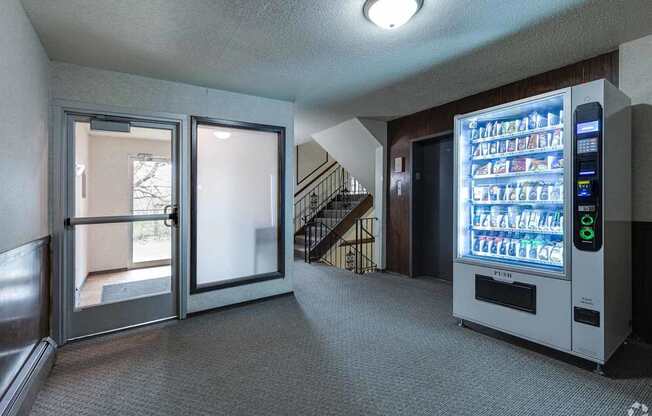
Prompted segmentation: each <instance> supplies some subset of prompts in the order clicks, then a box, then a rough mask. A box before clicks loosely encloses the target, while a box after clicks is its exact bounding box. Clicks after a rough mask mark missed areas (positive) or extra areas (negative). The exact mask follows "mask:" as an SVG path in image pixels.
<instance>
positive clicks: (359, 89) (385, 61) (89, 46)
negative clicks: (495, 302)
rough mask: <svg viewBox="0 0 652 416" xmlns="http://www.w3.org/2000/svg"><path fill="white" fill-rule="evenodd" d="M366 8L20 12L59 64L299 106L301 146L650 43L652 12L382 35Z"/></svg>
mask: <svg viewBox="0 0 652 416" xmlns="http://www.w3.org/2000/svg"><path fill="white" fill-rule="evenodd" d="M362 3H363V0H327V1H314V0H238V1H235V0H184V1H178V0H23V4H24V6H25V9H26V11H27V12H28V14H29V16H30V18H31V19H32V22H33V23H34V26H35V28H36V30H37V32H38V33H39V35H40V37H41V39H42V41H43V44H44V45H45V48H46V50H47V51H48V54H49V56H50V58H51V59H52V60H56V61H63V62H71V63H76V64H80V65H86V66H92V67H98V68H104V69H110V70H116V71H121V72H129V73H134V74H140V75H145V76H150V77H155V78H161V79H167V80H174V81H180V82H186V83H191V84H196V85H202V86H207V87H212V88H219V89H225V90H230V91H237V92H243V93H249V94H255V95H262V96H267V97H272V98H279V99H286V100H294V101H296V103H297V114H298V116H297V132H296V133H297V136H298V139H299V140H301V139H302V137H305V136H307V135H308V134H311V133H313V132H314V131H316V130H319V129H322V128H326V127H330V126H331V125H332V124H333V123H335V122H339V121H342V120H344V119H346V118H350V117H355V116H367V117H380V118H392V117H396V116H399V115H403V114H408V113H411V112H414V111H417V110H420V109H423V108H426V107H429V106H432V105H436V104H440V103H443V102H446V101H450V100H452V99H456V98H459V97H462V96H464V95H468V94H471V93H474V92H478V91H481V90H483V89H486V88H491V87H494V86H497V85H500V84H502V83H505V82H510V81H514V80H517V79H520V78H523V77H525V76H528V75H531V74H534V73H537V72H542V71H544V70H549V69H553V68H555V67H559V66H562V65H565V64H568V63H571V62H574V61H577V60H579V59H583V58H587V57H590V56H592V55H595V54H598V53H602V52H606V51H608V50H610V49H613V48H615V47H617V46H618V45H619V44H620V43H622V42H623V41H626V40H630V39H634V38H636V37H640V36H642V35H644V34H647V33H649V32H652V27H651V26H650V24H649V22H650V21H652V1H650V0H527V1H524V0H425V2H424V6H423V8H422V9H421V11H420V12H419V13H418V14H417V15H416V16H415V18H414V19H413V20H412V21H410V22H409V23H408V24H407V25H405V26H404V27H402V28H400V29H397V30H394V31H384V30H381V29H379V28H377V27H375V26H374V25H372V24H370V23H369V22H368V21H367V20H365V18H364V17H363V15H362Z"/></svg>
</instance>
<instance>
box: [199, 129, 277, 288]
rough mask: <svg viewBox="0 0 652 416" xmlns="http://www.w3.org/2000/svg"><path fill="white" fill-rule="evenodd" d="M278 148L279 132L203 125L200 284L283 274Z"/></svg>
mask: <svg viewBox="0 0 652 416" xmlns="http://www.w3.org/2000/svg"><path fill="white" fill-rule="evenodd" d="M278 145H279V139H278V134H276V133H272V132H262V131H253V130H245V129H232V128H223V127H215V126H207V125H199V127H198V129H197V143H196V158H197V159H196V163H197V174H196V178H195V179H196V183H195V186H196V189H195V192H196V198H197V199H196V205H195V206H196V214H195V215H196V221H197V223H196V250H197V257H196V282H197V286H203V285H212V284H220V283H226V282H228V281H231V280H236V279H239V278H244V277H249V276H254V275H260V274H267V273H274V272H277V271H278V270H279V265H278V250H279V247H278V232H279V231H278V227H279V224H278V210H279V197H278V186H279V165H278V157H279V156H278V151H279V149H278Z"/></svg>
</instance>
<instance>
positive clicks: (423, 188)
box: [412, 136, 454, 280]
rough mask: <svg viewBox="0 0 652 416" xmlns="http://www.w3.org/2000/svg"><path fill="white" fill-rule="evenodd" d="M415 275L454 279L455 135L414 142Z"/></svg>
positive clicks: (413, 267)
mask: <svg viewBox="0 0 652 416" xmlns="http://www.w3.org/2000/svg"><path fill="white" fill-rule="evenodd" d="M412 152H413V170H412V172H413V173H412V175H413V178H412V180H413V184H414V185H413V195H412V197H413V200H412V210H413V212H412V218H413V220H412V227H413V228H412V236H413V242H412V251H413V254H412V275H413V276H416V277H418V276H429V277H437V278H441V279H446V280H452V279H453V243H452V241H453V163H454V160H453V158H454V156H453V137H452V136H444V137H440V138H434V139H430V140H423V141H419V142H415V143H414V144H413V149H412Z"/></svg>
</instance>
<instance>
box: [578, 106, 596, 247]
mask: <svg viewBox="0 0 652 416" xmlns="http://www.w3.org/2000/svg"><path fill="white" fill-rule="evenodd" d="M574 127H575V128H574V133H575V135H574V136H575V147H574V151H573V158H574V167H575V168H574V170H575V171H574V178H573V179H574V181H573V183H574V186H575V190H574V198H573V199H574V202H575V205H574V211H575V212H574V215H573V234H574V237H573V241H574V243H575V247H577V249H578V250H583V251H598V250H600V248H601V247H602V226H601V222H602V221H601V219H602V218H601V199H602V163H601V161H602V127H603V126H602V106H601V105H600V103H598V102H592V103H587V104H582V105H580V106H578V107H577V109H576V110H575V126H574Z"/></svg>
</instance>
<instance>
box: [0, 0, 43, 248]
mask: <svg viewBox="0 0 652 416" xmlns="http://www.w3.org/2000/svg"><path fill="white" fill-rule="evenodd" d="M0 57H1V58H0V97H2V101H0V178H2V180H1V181H0V252H3V251H5V250H9V249H12V248H15V247H18V246H20V245H22V244H24V243H27V242H29V241H32V240H35V239H37V238H40V237H44V236H46V235H47V234H48V221H47V157H48V129H47V125H48V57H47V55H46V54H45V51H44V49H43V47H42V46H41V42H40V41H39V39H38V37H37V35H36V32H35V31H34V29H33V28H32V25H31V23H30V22H29V20H28V19H27V16H26V15H25V12H24V11H23V7H22V6H21V4H20V1H19V0H3V1H0Z"/></svg>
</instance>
